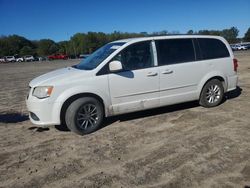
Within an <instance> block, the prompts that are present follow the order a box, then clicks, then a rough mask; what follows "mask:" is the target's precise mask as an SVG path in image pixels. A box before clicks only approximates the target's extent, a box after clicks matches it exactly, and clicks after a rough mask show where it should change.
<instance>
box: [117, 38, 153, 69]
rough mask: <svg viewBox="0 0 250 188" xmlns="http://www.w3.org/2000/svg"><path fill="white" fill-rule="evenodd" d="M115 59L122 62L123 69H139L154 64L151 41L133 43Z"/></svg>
mask: <svg viewBox="0 0 250 188" xmlns="http://www.w3.org/2000/svg"><path fill="white" fill-rule="evenodd" d="M113 60H118V61H120V62H121V63H122V67H123V70H126V71H127V70H137V69H144V68H149V67H153V66H154V60H153V55H152V47H151V42H150V41H146V42H139V43H135V44H132V45H130V46H128V47H127V48H125V49H124V50H122V51H121V52H120V53H119V54H117V55H116V56H115V57H114V58H113Z"/></svg>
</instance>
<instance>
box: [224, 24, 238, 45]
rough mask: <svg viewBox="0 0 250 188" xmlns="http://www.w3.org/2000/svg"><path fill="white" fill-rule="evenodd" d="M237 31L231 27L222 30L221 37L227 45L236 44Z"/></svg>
mask: <svg viewBox="0 0 250 188" xmlns="http://www.w3.org/2000/svg"><path fill="white" fill-rule="evenodd" d="M238 34H239V30H238V29H237V28H236V27H231V28H230V29H223V30H222V32H221V36H223V37H224V38H225V39H226V40H227V41H228V42H229V43H235V42H237V37H238Z"/></svg>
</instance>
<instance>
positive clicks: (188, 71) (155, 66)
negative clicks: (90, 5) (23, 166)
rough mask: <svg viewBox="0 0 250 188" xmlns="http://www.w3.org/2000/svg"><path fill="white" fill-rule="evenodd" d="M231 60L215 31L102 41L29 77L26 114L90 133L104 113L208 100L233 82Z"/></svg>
mask: <svg viewBox="0 0 250 188" xmlns="http://www.w3.org/2000/svg"><path fill="white" fill-rule="evenodd" d="M237 67H238V63H237V60H236V59H235V58H234V55H233V52H232V50H231V48H230V46H229V44H228V43H227V41H226V40H225V39H224V38H222V37H218V36H201V35H180V36H161V37H145V38H134V39H133V38H132V39H124V40H119V41H114V42H111V43H108V44H106V45H105V46H103V47H102V48H100V49H98V50H97V51H96V52H94V53H93V54H91V55H90V56H89V57H87V58H86V59H84V60H83V61H82V62H81V63H79V64H78V65H74V66H72V67H67V68H62V69H59V70H55V71H53V72H50V73H47V74H44V75H42V76H39V77H37V78H35V79H34V80H32V81H31V82H30V84H29V87H30V91H29V94H28V96H27V99H26V104H27V107H28V111H29V117H30V120H31V121H32V122H33V123H34V124H37V125H59V124H61V123H64V122H65V123H66V125H67V127H68V128H69V129H70V130H71V131H73V132H75V133H77V134H80V135H82V134H88V133H91V132H93V131H95V130H97V129H98V128H100V126H101V125H102V122H103V119H104V118H105V117H109V116H114V115H118V114H124V113H129V112H135V111H140V110H145V109H150V108H157V107H160V106H166V105H172V104H177V103H182V102H187V101H195V100H198V101H199V103H200V105H201V106H204V107H208V108H209V107H215V106H217V105H219V104H220V103H221V101H222V100H223V97H224V93H226V92H228V91H231V90H234V89H236V86H237V82H238V76H237Z"/></svg>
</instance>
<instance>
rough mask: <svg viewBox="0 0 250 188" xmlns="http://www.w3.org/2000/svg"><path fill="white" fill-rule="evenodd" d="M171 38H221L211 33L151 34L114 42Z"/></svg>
mask: <svg viewBox="0 0 250 188" xmlns="http://www.w3.org/2000/svg"><path fill="white" fill-rule="evenodd" d="M173 38H217V39H222V37H220V36H213V35H167V36H152V37H139V38H129V39H121V40H117V41H114V42H125V43H128V42H131V43H133V42H139V41H146V40H159V39H173Z"/></svg>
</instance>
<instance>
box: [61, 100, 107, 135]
mask: <svg viewBox="0 0 250 188" xmlns="http://www.w3.org/2000/svg"><path fill="white" fill-rule="evenodd" d="M103 116H104V112H103V106H102V104H101V103H100V102H99V101H98V100H97V99H95V98H92V97H83V98H79V99H77V100H75V101H73V102H72V103H71V104H70V105H69V107H68V109H67V110H66V115H65V122H66V125H67V127H68V128H69V129H70V130H71V131H72V132H74V133H77V134H80V135H84V134H89V133H92V132H94V131H96V130H97V129H98V128H100V126H101V123H102V121H103Z"/></svg>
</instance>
